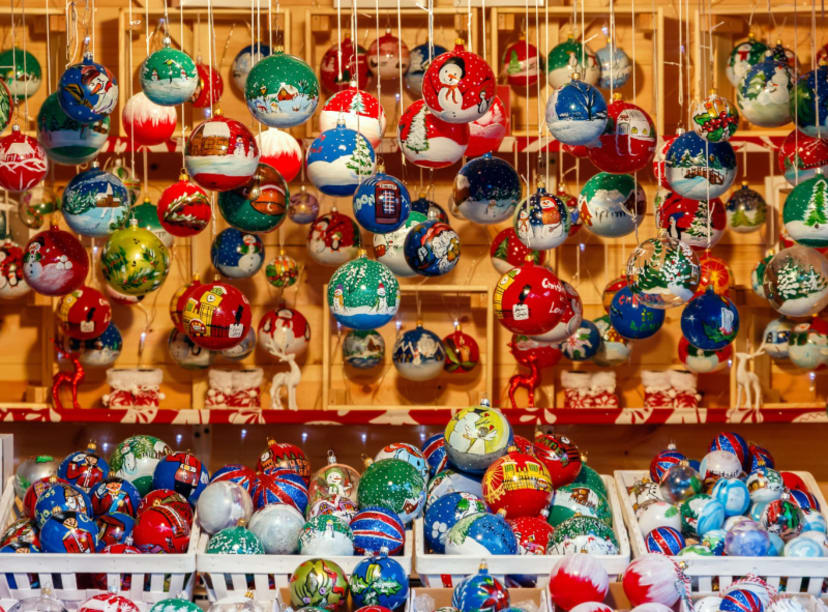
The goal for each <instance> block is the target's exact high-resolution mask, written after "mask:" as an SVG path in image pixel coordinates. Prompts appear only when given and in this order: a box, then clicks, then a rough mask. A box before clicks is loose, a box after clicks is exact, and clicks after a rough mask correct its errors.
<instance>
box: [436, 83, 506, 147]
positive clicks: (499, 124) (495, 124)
mask: <svg viewBox="0 0 828 612" xmlns="http://www.w3.org/2000/svg"><path fill="white" fill-rule="evenodd" d="M449 125H451V124H449ZM455 125H456V124H455ZM461 125H462V124H461ZM468 126H469V146H468V147H466V157H480V156H481V155H485V154H486V153H495V152H496V151H498V150H499V149H500V145H501V143H502V142H503V139H504V138H505V137H506V134H507V133H508V132H509V115H508V113H507V112H506V105H505V104H503V101H502V100H501V99H500V96H495V97H494V100H493V101H492V105H491V106H490V107H489V110H487V111H486V114H485V115H483V116H482V117H480V119H475V120H474V121H472V122H471V123H469V124H468Z"/></svg>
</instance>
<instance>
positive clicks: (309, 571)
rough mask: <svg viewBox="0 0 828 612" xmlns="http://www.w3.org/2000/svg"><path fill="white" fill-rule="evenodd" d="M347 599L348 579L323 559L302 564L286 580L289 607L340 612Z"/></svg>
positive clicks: (330, 562) (333, 564)
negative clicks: (288, 582) (287, 580)
mask: <svg viewBox="0 0 828 612" xmlns="http://www.w3.org/2000/svg"><path fill="white" fill-rule="evenodd" d="M347 599H348V578H347V576H346V574H345V572H344V571H342V568H341V567H339V566H338V565H337V564H336V563H334V562H333V561H328V560H326V559H309V560H307V561H303V562H302V563H301V564H300V565H299V566H298V567H297V568H296V569H295V570H293V573H292V574H291V576H290V605H291V606H293V607H294V608H301V607H302V606H314V607H316V608H321V609H323V610H330V611H332V612H333V611H336V610H340V609H343V608H344V607H345V603H346V601H347Z"/></svg>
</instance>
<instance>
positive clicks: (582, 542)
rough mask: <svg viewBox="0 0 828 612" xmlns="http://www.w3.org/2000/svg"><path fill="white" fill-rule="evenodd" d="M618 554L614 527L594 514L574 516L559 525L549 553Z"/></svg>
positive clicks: (548, 550)
mask: <svg viewBox="0 0 828 612" xmlns="http://www.w3.org/2000/svg"><path fill="white" fill-rule="evenodd" d="M575 553H587V554H591V555H617V554H619V553H618V539H617V538H616V536H615V533H614V532H613V530H612V527H610V526H609V525H607V524H606V523H605V522H603V521H601V520H600V519H597V518H595V517H593V516H573V517H572V518H571V519H567V520H565V521H564V522H563V523H561V524H560V525H558V527H557V529H555V532H554V533H553V534H552V538H551V539H550V540H549V545H548V546H547V548H546V554H547V555H563V556H566V555H572V554H575Z"/></svg>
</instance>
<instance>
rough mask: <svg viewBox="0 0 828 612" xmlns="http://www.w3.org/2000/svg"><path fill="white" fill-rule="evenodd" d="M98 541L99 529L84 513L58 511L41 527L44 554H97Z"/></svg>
mask: <svg viewBox="0 0 828 612" xmlns="http://www.w3.org/2000/svg"><path fill="white" fill-rule="evenodd" d="M97 540H98V527H97V525H96V524H95V521H94V520H93V519H91V518H89V516H87V515H86V514H84V513H83V512H73V511H68V510H66V511H58V512H56V513H54V514H52V515H51V516H49V518H48V519H46V521H44V522H43V524H42V525H41V527H40V542H41V545H42V546H43V552H50V553H62V554H63V553H70V554H71V553H74V554H77V553H86V554H89V553H93V552H95V548H96V545H97ZM38 609H40V608H38Z"/></svg>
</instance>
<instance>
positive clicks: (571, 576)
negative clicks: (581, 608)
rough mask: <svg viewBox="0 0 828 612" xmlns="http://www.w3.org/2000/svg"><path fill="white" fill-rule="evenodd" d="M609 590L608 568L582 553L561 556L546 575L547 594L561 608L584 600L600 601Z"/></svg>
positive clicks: (568, 608) (568, 607)
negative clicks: (547, 575)
mask: <svg viewBox="0 0 828 612" xmlns="http://www.w3.org/2000/svg"><path fill="white" fill-rule="evenodd" d="M608 591H609V576H608V575H607V570H605V569H604V566H603V565H601V562H600V561H598V560H597V559H595V558H594V557H590V556H589V555H585V554H583V553H576V554H574V555H570V556H568V557H564V558H563V559H561V560H560V561H558V562H557V563H556V564H555V567H553V568H552V573H551V574H550V575H549V595H550V596H551V597H552V601H554V602H555V605H556V606H560V607H561V608H562V609H564V610H571V609H572V608H574V607H575V606H577V605H578V604H582V603H585V602H590V601H591V602H600V601H603V600H604V598H605V597H606V596H607V592H608Z"/></svg>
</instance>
